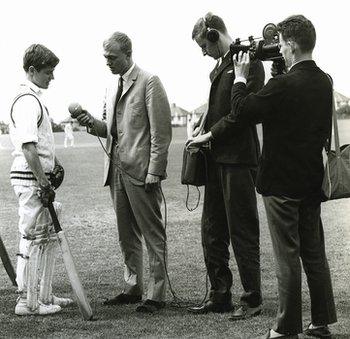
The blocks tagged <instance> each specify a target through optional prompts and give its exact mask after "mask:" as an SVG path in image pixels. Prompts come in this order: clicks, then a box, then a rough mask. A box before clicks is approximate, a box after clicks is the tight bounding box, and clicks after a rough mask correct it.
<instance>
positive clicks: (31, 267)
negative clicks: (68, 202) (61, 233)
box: [10, 44, 72, 315]
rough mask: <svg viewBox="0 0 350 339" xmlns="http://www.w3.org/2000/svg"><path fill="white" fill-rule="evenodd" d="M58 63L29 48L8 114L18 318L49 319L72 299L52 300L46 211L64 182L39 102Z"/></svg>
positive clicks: (53, 241)
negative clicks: (14, 203) (15, 215)
mask: <svg viewBox="0 0 350 339" xmlns="http://www.w3.org/2000/svg"><path fill="white" fill-rule="evenodd" d="M58 63H59V59H58V58H57V56H56V55H55V54H54V53H53V52H51V51H50V50H49V49H48V48H46V47H45V46H42V45H39V44H34V45H31V46H30V47H29V48H28V49H27V50H26V51H25V54H24V57H23V68H24V71H25V73H26V78H27V79H26V81H25V82H24V83H23V84H21V85H20V87H19V90H18V93H17V96H16V97H15V98H14V100H13V103H12V106H11V110H10V116H11V124H10V137H11V141H12V143H13V145H14V148H15V150H14V152H13V153H12V154H13V156H14V161H13V164H12V167H11V185H12V186H13V188H14V191H15V194H16V196H17V198H18V202H19V209H18V214H19V233H20V241H19V253H18V254H17V256H18V261H17V271H16V275H17V277H16V281H17V284H18V293H19V297H18V299H17V304H16V307H15V314H17V315H32V314H37V315H47V314H53V313H56V312H59V311H60V310H61V307H62V306H67V305H68V304H71V303H72V300H71V299H68V298H58V297H56V296H55V295H53V294H52V287H51V283H52V277H53V273H54V264H55V257H56V252H57V248H58V242H57V238H56V237H55V233H54V230H53V226H52V220H51V217H50V214H49V211H48V209H47V208H46V207H47V206H48V204H49V203H51V202H53V201H54V199H55V192H54V189H55V188H57V187H58V186H59V185H60V184H61V182H62V180H63V176H64V170H63V168H62V166H61V165H60V164H59V162H58V161H57V159H56V157H55V146H54V138H53V133H52V129H51V123H50V119H49V115H48V110H47V108H46V107H45V105H44V102H43V98H42V89H47V88H48V86H49V84H50V82H51V80H52V79H54V76H53V71H54V69H55V67H56V66H57V64H58ZM54 206H55V209H56V210H57V212H58V214H59V212H60V209H61V208H60V204H59V203H57V202H55V203H54ZM39 279H40V287H39V286H38V285H39Z"/></svg>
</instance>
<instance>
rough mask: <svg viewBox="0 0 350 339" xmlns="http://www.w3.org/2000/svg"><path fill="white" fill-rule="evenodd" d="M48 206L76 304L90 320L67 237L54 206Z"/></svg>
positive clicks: (90, 311) (88, 305)
mask: <svg viewBox="0 0 350 339" xmlns="http://www.w3.org/2000/svg"><path fill="white" fill-rule="evenodd" d="M48 208H49V211H50V215H51V218H52V221H53V225H54V228H55V232H56V234H57V238H58V242H59V244H60V247H61V251H62V256H63V261H64V265H65V266H66V271H67V274H68V278H69V281H70V283H71V286H72V289H73V293H74V295H75V298H76V301H77V304H78V306H79V310H80V313H81V315H82V316H83V318H84V319H85V320H92V310H91V307H90V304H89V301H88V299H87V297H86V293H85V291H84V288H83V285H82V284H81V281H80V278H79V275H78V271H77V269H76V267H75V264H74V261H73V256H72V253H71V251H70V249H69V245H68V241H67V238H66V236H65V234H64V232H63V230H62V228H61V225H60V223H59V221H58V218H57V214H56V211H55V208H54V207H53V204H52V203H49V206H48Z"/></svg>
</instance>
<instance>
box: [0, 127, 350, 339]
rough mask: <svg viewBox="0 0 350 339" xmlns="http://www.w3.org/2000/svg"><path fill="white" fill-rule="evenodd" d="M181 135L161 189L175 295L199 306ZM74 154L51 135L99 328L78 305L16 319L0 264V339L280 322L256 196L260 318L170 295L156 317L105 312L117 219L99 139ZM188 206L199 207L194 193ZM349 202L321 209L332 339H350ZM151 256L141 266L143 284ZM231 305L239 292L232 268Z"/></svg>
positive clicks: (85, 141)
mask: <svg viewBox="0 0 350 339" xmlns="http://www.w3.org/2000/svg"><path fill="white" fill-rule="evenodd" d="M340 133H341V137H342V143H345V142H347V143H350V121H342V122H341V123H340ZM184 135H185V131H184V129H182V128H176V129H174V136H173V143H172V145H171V147H170V156H169V167H168V175H169V178H168V179H167V180H166V181H165V182H164V185H163V190H164V194H165V196H166V200H167V206H168V225H167V233H168V247H169V265H168V266H169V267H168V268H169V275H170V278H171V281H172V286H173V288H174V289H175V291H176V294H177V295H178V296H179V297H181V298H184V299H186V300H190V301H192V302H194V303H198V302H200V301H201V300H202V298H203V296H204V294H205V268H204V262H203V256H202V248H201V241H200V215H201V205H200V207H199V208H198V209H197V210H196V211H194V212H188V211H187V210H186V208H185V195H186V188H185V187H184V186H182V185H181V184H180V170H181V162H182V147H183V142H184V138H185V136H184ZM75 136H76V147H75V148H68V149H64V148H63V147H62V144H63V134H62V133H57V134H56V135H55V138H56V143H57V145H58V147H57V156H58V157H59V159H60V160H61V162H62V163H63V165H64V167H65V170H66V179H65V182H64V184H63V185H62V187H61V188H60V189H59V190H58V192H57V200H58V201H61V202H62V203H63V208H64V213H63V222H62V224H63V227H64V229H65V231H66V234H67V237H68V239H69V242H70V244H71V249H72V252H73V255H74V257H75V259H76V264H77V267H78V269H79V272H80V275H81V279H82V281H83V284H84V286H85V288H86V291H87V294H88V296H89V299H90V300H91V304H92V308H93V310H94V313H95V318H96V320H95V321H92V322H85V321H83V320H82V319H81V316H80V314H79V312H78V309H77V307H76V306H73V307H70V308H67V309H64V310H63V311H62V312H61V313H60V314H57V315H55V316H50V317H46V318H41V317H29V318H26V317H17V316H15V315H14V305H15V299H16V294H15V289H14V288H13V287H12V286H11V283H10V281H9V279H8V277H7V275H6V272H5V270H4V268H3V266H2V265H1V264H0V338H25V337H28V338H29V337H32V338H34V337H35V338H57V337H67V338H81V337H88V338H114V337H124V338H129V337H158V338H164V337H171V338H173V337H186V338H198V337H206V338H253V337H254V336H256V335H257V334H263V333H264V332H265V331H266V330H267V328H268V327H271V326H272V325H273V323H274V317H275V314H276V309H277V287H276V278H275V273H274V266H273V258H272V250H271V242H270V238H269V234H268V229H267V223H266V216H265V211H264V208H263V205H262V200H261V197H260V196H259V197H258V203H259V214H260V223H261V264H262V289H263V297H264V309H263V313H262V315H261V316H260V317H256V318H254V319H252V320H250V321H241V322H236V323H232V322H229V321H228V320H227V318H228V316H227V315H218V314H208V315H199V316H194V315H190V314H188V313H187V312H186V310H185V309H181V308H178V307H175V306H174V303H172V296H171V294H170V292H168V294H167V304H168V306H167V308H166V309H164V310H163V311H162V312H160V313H159V314H156V315H143V314H138V313H136V312H135V311H134V309H135V305H131V306H120V307H105V306H102V301H103V300H104V298H107V297H110V296H113V295H116V294H117V293H119V292H120V290H121V288H122V283H123V281H122V276H123V269H122V268H123V266H122V258H121V252H120V248H119V245H118V237H117V232H116V226H115V217H114V213H113V211H112V204H111V201H110V197H109V191H108V189H106V188H103V187H101V181H102V170H103V169H102V163H103V153H102V150H101V148H100V147H99V144H98V141H97V140H96V139H95V138H94V137H92V136H89V135H86V134H85V133H83V132H79V133H76V134H75ZM8 147H9V141H8V136H0V188H1V191H0V204H1V205H0V206H1V207H0V234H1V237H2V239H3V241H4V243H5V244H6V247H7V249H8V252H9V254H10V256H11V259H12V260H13V263H14V262H15V258H16V257H15V254H16V252H17V241H18V239H17V236H18V235H17V219H18V217H17V212H16V209H17V205H16V199H15V196H14V194H13V192H12V188H11V187H10V184H9V169H10V165H11V161H12V159H11V155H10V149H9V148H8ZM192 192H193V194H192V198H191V203H193V204H194V203H195V197H196V196H195V190H193V191H192ZM349 212H350V200H349V199H343V200H339V201H333V202H327V203H325V204H323V206H322V216H323V220H324V227H325V236H326V247H327V252H328V258H329V264H330V268H331V273H332V278H333V285H334V294H335V300H336V306H337V311H338V323H337V324H335V325H334V326H332V329H333V332H334V334H335V335H334V337H333V338H339V339H345V338H350V287H349V281H350V218H349ZM146 258H147V255H145V267H146V273H145V278H147V262H146ZM231 266H232V270H233V273H234V284H233V288H232V291H233V294H234V302H237V301H238V298H239V295H240V293H241V287H240V283H239V279H238V273H237V269H236V266H235V262H234V260H233V259H232V260H231ZM54 289H55V290H56V291H57V292H56V293H57V294H59V295H71V290H70V285H69V282H68V278H67V276H66V273H65V268H64V266H63V262H62V258H61V257H59V259H58V263H57V269H56V274H55V280H54ZM303 300H304V302H303V310H304V325H305V326H306V325H307V324H308V323H309V321H310V305H309V297H308V292H307V287H306V285H305V279H304V288H303Z"/></svg>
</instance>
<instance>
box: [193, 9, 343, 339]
mask: <svg viewBox="0 0 350 339" xmlns="http://www.w3.org/2000/svg"><path fill="white" fill-rule="evenodd" d="M277 31H278V33H279V41H280V52H281V54H282V55H283V58H284V60H285V63H286V66H287V67H288V68H289V71H288V72H287V73H286V74H281V75H278V76H276V77H274V78H272V79H271V80H269V82H268V83H267V84H266V86H265V87H264V88H263V89H262V90H261V91H259V92H258V93H256V94H249V95H248V91H247V86H246V84H245V83H246V79H247V76H248V70H249V64H250V60H249V59H250V58H249V54H245V53H242V52H240V53H239V54H238V56H236V55H234V57H233V60H234V67H235V72H236V76H237V78H236V80H235V84H234V86H233V90H232V113H231V114H229V115H228V116H226V117H224V118H223V119H221V120H220V121H219V122H218V123H217V124H215V125H214V126H213V127H212V128H211V130H210V132H209V133H207V134H206V135H202V136H200V137H197V138H195V139H194V140H193V141H191V142H190V143H189V144H188V146H189V147H191V146H196V147H198V146H199V145H201V144H202V143H205V142H207V141H208V140H210V139H212V138H213V141H214V140H215V141H216V140H218V142H219V140H226V139H227V137H228V136H231V135H233V134H236V133H239V126H242V125H244V124H248V125H249V124H252V123H262V125H263V140H264V144H263V150H262V156H261V160H260V162H259V171H258V177H257V190H258V192H259V193H261V194H262V195H263V199H264V204H265V208H266V214H267V220H268V225H269V229H270V234H271V239H272V245H273V252H274V257H275V263H276V274H277V280H278V292H279V309H278V314H277V321H276V325H275V327H274V328H273V329H271V330H269V331H268V333H267V334H266V335H265V336H263V337H262V338H290V339H292V338H295V339H297V338H298V333H301V332H302V293H301V265H300V259H301V261H302V263H303V266H304V270H305V273H306V277H307V282H308V286H309V292H310V298H311V323H310V325H309V326H308V328H307V329H306V330H305V334H307V335H309V336H314V337H317V338H331V333H330V330H329V328H328V324H332V323H334V322H336V321H337V318H336V311H335V305H334V299H333V291H332V283H331V277H330V272H329V267H328V262H327V258H326V253H325V242H324V234H323V227H322V221H321V217H320V213H321V207H320V204H321V200H322V192H321V185H322V179H323V175H324V168H323V161H322V149H323V147H324V145H325V143H326V141H327V139H328V138H329V135H330V126H331V119H332V84H331V80H330V79H329V77H328V76H327V74H325V73H324V72H323V71H322V70H321V69H320V68H318V67H317V65H316V63H315V62H314V61H313V60H312V52H313V49H314V46H315V42H316V31H315V28H314V26H313V24H312V23H311V21H310V20H308V19H306V18H305V17H304V16H302V15H294V16H291V17H289V18H287V19H285V20H284V21H282V22H281V23H279V24H278V26H277ZM236 57H237V58H236ZM191 144H192V145H191Z"/></svg>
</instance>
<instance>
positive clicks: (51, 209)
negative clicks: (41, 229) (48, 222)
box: [48, 202, 62, 233]
mask: <svg viewBox="0 0 350 339" xmlns="http://www.w3.org/2000/svg"><path fill="white" fill-rule="evenodd" d="M48 209H49V212H50V215H51V218H52V221H53V226H54V228H55V232H56V233H58V232H60V231H62V228H61V225H60V222H59V221H58V218H57V214H56V211H55V208H54V207H53V204H52V202H50V203H49V205H48Z"/></svg>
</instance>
